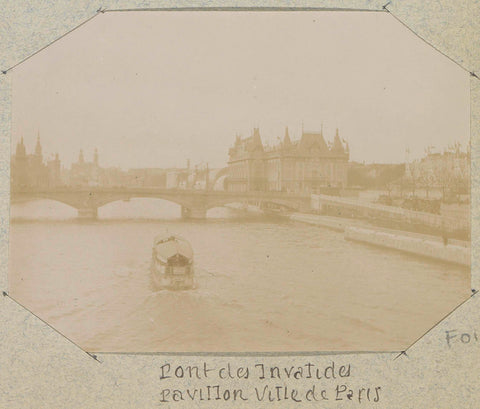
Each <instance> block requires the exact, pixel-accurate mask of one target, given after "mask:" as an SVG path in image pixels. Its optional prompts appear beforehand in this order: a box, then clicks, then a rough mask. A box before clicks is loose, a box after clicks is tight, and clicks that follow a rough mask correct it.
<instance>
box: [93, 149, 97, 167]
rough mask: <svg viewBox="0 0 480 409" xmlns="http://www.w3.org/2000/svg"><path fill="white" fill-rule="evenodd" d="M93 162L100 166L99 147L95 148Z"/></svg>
mask: <svg viewBox="0 0 480 409" xmlns="http://www.w3.org/2000/svg"><path fill="white" fill-rule="evenodd" d="M93 163H94V164H95V166H98V149H97V148H95V152H94V153H93Z"/></svg>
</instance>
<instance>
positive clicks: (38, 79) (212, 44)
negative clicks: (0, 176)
mask: <svg viewBox="0 0 480 409" xmlns="http://www.w3.org/2000/svg"><path fill="white" fill-rule="evenodd" d="M11 74H12V76H13V86H12V88H13V122H12V143H13V148H14V146H15V144H16V143H17V141H18V140H19V139H20V137H21V136H22V135H23V137H24V139H25V143H26V145H27V151H28V152H31V151H32V150H33V149H34V146H35V140H36V136H37V132H40V137H41V141H42V145H43V148H44V153H45V154H46V156H48V154H53V153H55V152H58V153H59V154H60V159H61V160H62V162H63V163H64V164H65V165H67V166H70V163H71V162H72V161H75V160H76V159H77V157H78V152H79V150H80V149H83V150H84V153H85V156H86V159H87V160H91V159H92V155H93V150H94V148H95V147H97V148H98V150H99V154H100V164H101V165H102V166H106V167H108V166H120V167H122V168H131V167H171V166H185V164H186V159H187V158H190V159H191V162H192V164H195V163H198V162H208V163H209V165H210V166H211V167H212V168H213V167H221V166H225V164H226V161H227V159H228V149H229V147H230V146H231V145H232V144H233V142H234V139H235V134H237V133H239V134H241V135H242V136H244V137H245V136H249V135H250V133H251V129H252V128H253V126H258V127H259V128H260V134H261V135H262V139H263V140H264V142H271V143H273V142H275V141H276V140H277V137H282V138H283V134H284V130H285V126H288V127H289V130H290V136H291V137H292V139H294V138H298V137H299V136H300V134H301V130H302V123H303V126H304V129H305V130H306V131H319V130H320V129H321V126H322V124H323V130H324V136H325V139H327V140H331V139H333V136H334V133H335V128H336V127H337V126H338V128H339V129H340V136H341V137H344V138H345V139H346V140H347V141H348V143H349V145H350V151H351V159H352V160H356V161H366V162H403V161H404V160H405V149H406V147H409V149H410V152H411V153H410V158H413V157H420V156H422V155H423V153H424V149H425V147H426V146H429V145H431V146H436V147H446V146H447V145H449V144H453V142H455V141H459V142H461V143H462V145H463V146H465V145H466V144H467V143H468V140H469V133H470V130H469V127H470V94H469V87H470V83H469V76H468V74H467V73H466V72H464V71H463V70H461V69H460V68H459V67H458V66H456V65H455V64H454V63H453V62H451V61H449V60H448V59H447V58H446V57H444V56H442V55H441V54H439V53H438V52H436V51H435V50H433V49H432V48H431V47H429V46H428V45H426V44H425V43H423V42H422V41H421V40H420V39H418V38H417V37H415V35H414V34H412V33H411V32H409V31H408V30H407V29H406V28H405V27H403V26H402V25H401V24H400V23H399V22H397V21H396V20H395V19H394V18H393V17H392V16H389V15H388V14H387V13H379V12H338V11H337V12H328V11H323V12H313V11H299V12H206V11H204V12H186V11H185V12H172V11H163V12H162V11H159V12H111V13H105V14H100V15H99V16H97V17H96V18H94V19H93V20H92V21H90V22H89V23H87V24H86V25H84V26H82V27H80V28H79V29H78V30H75V31H74V32H72V33H70V34H69V35H67V36H66V37H65V38H63V39H62V40H60V41H58V42H57V43H54V44H53V45H51V46H50V47H48V48H47V49H45V50H43V51H41V52H40V53H39V54H37V55H36V56H34V57H32V58H31V59H29V60H27V61H26V62H24V63H23V64H21V65H19V66H18V67H16V68H15V69H14V70H13V71H12V72H11Z"/></svg>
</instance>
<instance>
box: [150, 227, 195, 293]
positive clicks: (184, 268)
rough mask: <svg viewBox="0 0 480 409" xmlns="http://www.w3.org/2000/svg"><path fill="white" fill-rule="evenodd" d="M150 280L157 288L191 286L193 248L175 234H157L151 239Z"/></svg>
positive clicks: (181, 288)
mask: <svg viewBox="0 0 480 409" xmlns="http://www.w3.org/2000/svg"><path fill="white" fill-rule="evenodd" d="M150 270H151V274H152V281H153V283H154V285H155V286H156V287H157V288H161V289H169V290H187V289H190V288H193V286H194V280H193V273H194V269H193V250H192V246H191V245H190V243H189V242H188V241H187V240H185V239H184V238H182V237H180V236H177V235H163V236H157V237H155V239H154V240H153V247H152V262H151V266H150Z"/></svg>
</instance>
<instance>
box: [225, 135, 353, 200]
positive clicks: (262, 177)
mask: <svg viewBox="0 0 480 409" xmlns="http://www.w3.org/2000/svg"><path fill="white" fill-rule="evenodd" d="M348 160H349V149H348V144H347V143H346V142H345V141H342V140H341V139H340V136H339V134H338V129H337V132H336V134H335V137H334V139H333V143H331V144H330V145H328V144H327V143H326V142H325V139H324V138H323V132H319V133H317V132H315V133H313V132H303V131H302V136H301V138H300V139H299V140H297V141H291V139H290V136H289V133H288V128H286V130H285V135H284V138H283V141H282V142H280V143H279V144H277V145H276V146H273V147H267V146H264V145H263V143H262V140H261V137H260V131H259V129H258V128H254V129H253V134H252V136H250V137H248V138H244V139H242V138H240V137H238V136H237V138H236V140H235V144H234V146H233V147H232V148H231V149H230V151H229V161H228V169H229V172H228V185H227V188H228V190H230V191H242V192H243V191H279V192H287V193H299V194H310V193H315V192H320V191H321V190H322V188H332V187H335V188H344V187H346V186H347V170H348Z"/></svg>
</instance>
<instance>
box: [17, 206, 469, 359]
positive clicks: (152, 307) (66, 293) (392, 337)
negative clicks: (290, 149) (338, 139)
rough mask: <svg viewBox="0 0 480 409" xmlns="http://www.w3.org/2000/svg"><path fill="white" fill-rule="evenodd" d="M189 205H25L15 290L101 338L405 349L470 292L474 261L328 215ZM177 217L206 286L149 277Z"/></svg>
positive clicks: (80, 339)
mask: <svg viewBox="0 0 480 409" xmlns="http://www.w3.org/2000/svg"><path fill="white" fill-rule="evenodd" d="M179 214H180V210H179V209H178V207H177V206H176V205H173V204H169V203H167V202H164V201H157V200H141V199H137V200H131V201H130V202H129V203H124V202H115V203H112V204H109V205H106V206H104V207H103V208H100V209H99V219H98V220H95V221H88V222H87V221H82V222H79V221H77V220H75V215H76V212H75V211H74V210H73V209H71V208H68V207H67V206H64V205H61V204H58V203H55V202H51V201H36V202H28V203H23V204H16V205H12V208H11V217H12V223H11V225H10V272H9V292H10V295H11V296H12V297H13V298H15V299H16V300H18V301H19V302H20V303H21V304H23V305H24V306H25V307H26V308H28V309H30V310H32V311H33V312H34V313H35V314H37V315H38V316H39V317H41V318H42V319H44V320H45V321H47V322H48V323H49V324H51V325H52V326H54V327H55V328H56V329H57V330H58V331H60V332H61V333H62V334H64V335H65V336H66V337H68V338H70V339H72V340H73V341H74V342H76V343H77V344H79V345H80V346H81V347H82V348H84V349H86V350H88V351H92V352H93V351H96V352H102V351H103V352H106V351H110V352H167V351H175V352H207V351H221V352H232V351H258V352H263V351H345V350H355V351H387V350H395V351H398V350H402V349H404V348H405V347H407V346H408V345H409V344H410V343H411V342H413V341H414V340H415V339H417V338H418V337H419V336H421V335H422V334H423V333H424V332H425V331H426V330H427V329H428V328H430V327H431V326H432V325H434V324H435V323H436V322H437V321H438V320H439V319H440V318H442V317H443V316H444V315H445V314H447V313H448V312H450V311H451V310H452V309H453V308H454V307H455V306H457V305H458V304H459V303H460V302H462V301H463V300H465V299H466V298H467V297H468V296H469V294H470V272H469V270H468V269H465V268H462V267H458V266H455V265H448V264H443V263H439V262H435V261H431V260H429V259H424V258H420V257H415V256H411V255H407V254H403V253H400V252H396V251H390V250H385V249H380V248H376V247H372V246H368V245H364V244H360V243H353V242H347V241H345V240H344V239H343V235H342V233H338V232H335V231H331V230H328V229H322V228H319V227H316V226H310V225H307V224H301V223H296V222H292V221H288V220H279V219H269V218H266V217H264V216H260V215H253V216H249V217H246V216H245V215H244V214H242V213H239V212H237V211H234V210H228V209H213V210H211V211H209V214H208V216H209V217H208V219H207V220H205V221H196V222H192V221H183V220H181V219H179ZM138 215H141V218H139V217H138ZM165 231H169V232H171V233H178V234H180V235H182V236H183V237H185V238H187V239H188V240H189V241H190V243H191V244H192V247H193V249H194V252H195V268H196V269H195V274H196V288H195V289H193V290H188V291H176V292H175V291H167V290H158V289H155V288H154V287H153V286H152V285H151V283H150V276H149V264H150V257H151V247H152V240H153V238H154V236H155V235H157V234H159V233H163V232H165Z"/></svg>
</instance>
